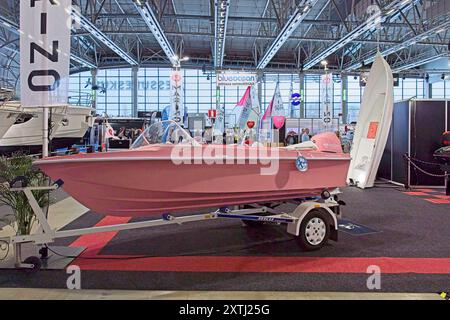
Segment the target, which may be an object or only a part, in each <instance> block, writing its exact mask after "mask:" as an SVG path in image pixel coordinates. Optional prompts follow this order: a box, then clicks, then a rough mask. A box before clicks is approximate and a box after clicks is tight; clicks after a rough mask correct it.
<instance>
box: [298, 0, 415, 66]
mask: <svg viewBox="0 0 450 320" xmlns="http://www.w3.org/2000/svg"><path fill="white" fill-rule="evenodd" d="M417 2H419V0H395V1H392V2H390V3H389V4H387V5H386V6H385V7H384V8H383V9H382V10H380V11H379V12H377V13H375V14H373V15H371V16H370V17H369V18H368V19H367V20H365V21H364V22H363V23H362V24H360V25H359V26H358V27H356V28H355V29H353V30H352V31H351V32H349V33H347V34H346V35H345V36H344V37H342V38H341V39H340V40H338V41H336V42H334V43H333V44H332V45H331V46H329V47H328V48H327V49H325V50H323V51H322V52H320V53H319V54H317V55H316V56H314V57H313V58H311V59H310V60H309V61H307V62H306V63H305V65H304V70H307V69H310V68H312V67H313V66H315V65H316V64H317V63H319V62H320V61H322V60H324V59H326V58H327V57H328V56H330V55H331V54H333V53H334V52H336V51H337V50H339V49H341V48H342V47H344V46H346V45H347V44H349V43H350V42H352V41H354V40H356V39H357V38H359V37H361V36H362V35H364V34H365V33H367V32H368V31H370V30H372V29H374V30H375V28H376V27H377V25H379V24H381V23H384V22H386V20H387V19H389V18H391V17H393V16H395V15H396V14H397V13H398V11H399V10H409V9H410V8H411V7H413V6H414V5H415V4H416V3H417Z"/></svg>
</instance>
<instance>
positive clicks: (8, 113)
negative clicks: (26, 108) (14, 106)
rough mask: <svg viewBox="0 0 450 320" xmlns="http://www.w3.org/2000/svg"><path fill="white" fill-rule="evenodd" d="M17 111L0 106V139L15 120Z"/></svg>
mask: <svg viewBox="0 0 450 320" xmlns="http://www.w3.org/2000/svg"><path fill="white" fill-rule="evenodd" d="M18 115H19V113H18V112H15V111H14V110H10V109H8V108H3V107H2V106H0V139H1V138H2V137H3V135H4V134H5V133H6V132H7V131H8V130H9V128H11V126H12V125H13V124H14V123H15V122H16V119H17V116H18Z"/></svg>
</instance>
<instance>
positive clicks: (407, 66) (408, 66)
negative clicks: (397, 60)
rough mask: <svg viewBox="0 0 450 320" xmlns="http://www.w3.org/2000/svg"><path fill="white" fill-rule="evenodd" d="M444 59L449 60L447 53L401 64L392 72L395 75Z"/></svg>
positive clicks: (449, 56) (394, 67) (449, 54)
mask: <svg viewBox="0 0 450 320" xmlns="http://www.w3.org/2000/svg"><path fill="white" fill-rule="evenodd" d="M445 57H447V58H450V53H447V52H443V53H440V54H435V53H434V54H432V55H431V56H427V57H423V58H418V59H414V60H413V61H410V62H406V63H403V64H401V65H398V66H393V70H392V72H394V73H397V72H400V71H403V70H408V69H412V68H415V67H418V66H421V65H424V64H426V63H430V62H433V61H436V60H438V59H441V58H445Z"/></svg>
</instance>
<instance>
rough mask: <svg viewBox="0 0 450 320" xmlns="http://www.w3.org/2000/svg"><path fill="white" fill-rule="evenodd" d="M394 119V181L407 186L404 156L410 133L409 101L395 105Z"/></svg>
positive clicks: (406, 169)
mask: <svg viewBox="0 0 450 320" xmlns="http://www.w3.org/2000/svg"><path fill="white" fill-rule="evenodd" d="M394 119H395V122H394V123H393V132H392V135H393V137H392V180H393V181H396V182H399V183H403V184H406V182H407V172H408V168H407V164H406V162H405V159H404V158H403V155H404V154H405V153H408V143H409V141H408V133H409V129H410V128H409V101H400V102H396V103H395V104H394Z"/></svg>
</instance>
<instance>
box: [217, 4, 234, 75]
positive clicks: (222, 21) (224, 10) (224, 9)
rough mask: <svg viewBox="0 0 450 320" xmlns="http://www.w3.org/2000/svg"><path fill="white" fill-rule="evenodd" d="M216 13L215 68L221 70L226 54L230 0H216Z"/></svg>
mask: <svg viewBox="0 0 450 320" xmlns="http://www.w3.org/2000/svg"><path fill="white" fill-rule="evenodd" d="M215 7H216V8H215V13H214V29H215V31H214V67H215V68H221V67H222V64H223V56H224V52H225V37H226V33H227V23H228V13H229V11H230V10H229V7H230V0H215Z"/></svg>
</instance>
